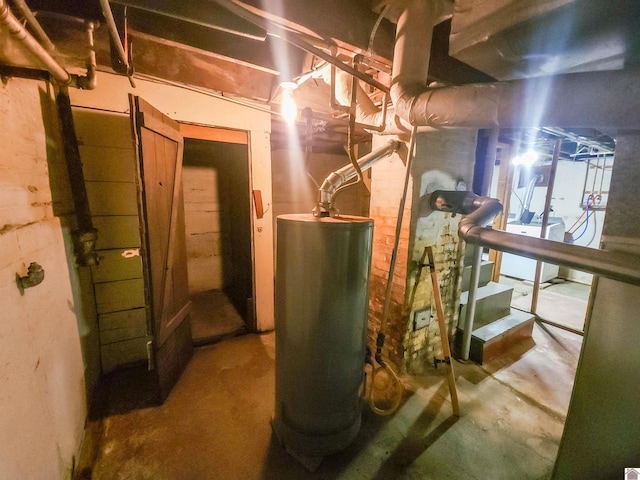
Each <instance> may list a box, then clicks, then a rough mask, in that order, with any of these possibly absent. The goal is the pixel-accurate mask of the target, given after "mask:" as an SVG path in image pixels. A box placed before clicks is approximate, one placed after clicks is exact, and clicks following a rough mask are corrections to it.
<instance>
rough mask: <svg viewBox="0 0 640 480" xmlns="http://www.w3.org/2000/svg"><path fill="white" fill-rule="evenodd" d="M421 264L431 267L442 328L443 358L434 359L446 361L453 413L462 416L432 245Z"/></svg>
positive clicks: (435, 360)
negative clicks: (426, 259) (427, 261)
mask: <svg viewBox="0 0 640 480" xmlns="http://www.w3.org/2000/svg"><path fill="white" fill-rule="evenodd" d="M425 257H427V258H428V260H429V263H426V264H425V263H424V260H425ZM421 263H422V264H421V266H426V267H429V271H430V272H431V284H432V286H433V298H434V302H435V304H436V316H437V317H438V327H439V329H440V339H441V341H442V355H443V356H444V358H443V359H442V360H437V359H434V364H435V365H436V366H437V364H438V363H444V364H445V365H446V368H447V381H448V382H449V394H450V395H451V405H452V407H453V414H454V415H455V416H456V417H459V416H460V405H459V404H458V390H457V388H456V377H455V374H454V371H453V364H452V363H451V347H450V346H449V334H448V332H447V326H446V325H445V323H444V309H443V307H442V296H441V294H440V284H439V283H438V272H437V271H436V266H435V261H434V259H433V249H432V247H431V246H427V247H425V248H424V253H423V255H422V262H421Z"/></svg>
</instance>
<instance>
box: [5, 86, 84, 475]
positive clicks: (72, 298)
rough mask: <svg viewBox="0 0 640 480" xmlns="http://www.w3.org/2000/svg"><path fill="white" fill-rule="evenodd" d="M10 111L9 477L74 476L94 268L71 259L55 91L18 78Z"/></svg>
mask: <svg viewBox="0 0 640 480" xmlns="http://www.w3.org/2000/svg"><path fill="white" fill-rule="evenodd" d="M0 112H1V115H0V142H1V143H2V145H3V152H4V153H3V155H1V156H0V298H2V312H1V313H0V445H2V448H1V449H0V478H2V479H3V480H4V479H7V480H8V479H14V478H24V479H27V478H33V479H41V478H42V479H45V478H46V479H51V480H56V479H66V478H70V472H71V467H72V465H73V461H74V460H73V459H74V456H75V455H76V453H77V451H78V448H79V444H80V439H81V436H82V431H83V426H84V420H85V416H86V402H85V372H84V367H83V359H82V352H81V342H80V338H81V336H82V337H83V338H86V336H87V335H89V334H88V332H89V331H90V330H91V329H92V327H91V322H88V321H86V319H85V318H82V316H83V315H84V314H85V310H84V307H83V305H82V299H80V298H78V297H77V296H76V295H75V294H74V291H73V289H74V287H77V286H78V284H79V283H81V282H82V281H83V280H82V277H83V276H86V274H87V272H88V269H83V271H80V270H78V269H77V268H76V267H75V264H74V263H75V261H74V258H73V255H72V253H71V252H72V247H71V241H70V238H69V232H70V229H71V227H70V220H71V217H70V216H69V215H68V214H69V213H70V211H71V203H70V202H69V196H68V185H67V183H68V182H67V179H66V172H65V171H64V168H63V167H62V163H61V162H62V154H61V152H62V149H61V147H60V143H59V141H58V138H59V137H58V135H57V132H56V128H57V122H56V121H55V118H56V117H55V107H54V105H53V101H52V96H51V92H49V91H48V88H47V85H46V84H45V83H43V82H38V81H33V80H24V79H16V78H10V79H9V80H8V81H7V82H6V83H3V84H2V85H0ZM30 262H37V263H39V264H40V265H41V266H42V267H43V268H44V270H45V278H44V281H43V282H42V283H41V284H40V285H38V286H36V287H33V288H29V289H27V290H25V291H24V294H23V295H21V293H20V291H19V290H18V288H17V286H16V273H18V274H20V275H25V274H26V270H27V267H28V266H29V263H30ZM79 327H80V328H79ZM92 376H93V374H92V373H88V374H87V377H88V378H91V377H92Z"/></svg>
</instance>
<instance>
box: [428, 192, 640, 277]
mask: <svg viewBox="0 0 640 480" xmlns="http://www.w3.org/2000/svg"><path fill="white" fill-rule="evenodd" d="M429 205H430V206H431V208H432V209H434V210H440V211H445V212H453V213H461V214H463V215H465V214H467V216H466V217H465V218H463V219H462V220H461V221H460V225H459V228H458V233H459V234H460V238H462V239H463V240H464V241H465V242H467V243H471V244H474V245H481V246H483V247H488V248H492V249H494V250H499V251H502V252H507V253H513V254H515V255H521V256H523V257H527V258H532V259H534V260H541V261H543V262H548V263H553V264H556V265H566V266H568V267H570V268H575V269H576V270H580V271H583V272H589V273H593V274H595V275H601V276H603V277H607V278H611V279H613V280H618V281H621V282H625V283H631V284H634V285H640V256H637V255H631V254H629V253H622V252H612V251H607V250H598V249H594V248H587V247H580V246H578V245H572V244H568V243H563V242H556V241H553V240H547V239H544V238H536V237H528V236H525V235H518V234H515V233H508V232H504V231H501V230H493V229H491V228H487V227H485V225H486V224H487V223H489V222H490V221H491V220H492V219H493V218H495V217H496V216H497V215H499V214H500V212H501V211H502V205H500V202H499V201H498V200H496V199H492V198H488V197H479V196H477V195H475V194H473V193H471V192H444V191H435V192H433V193H432V194H431V196H430V198H429Z"/></svg>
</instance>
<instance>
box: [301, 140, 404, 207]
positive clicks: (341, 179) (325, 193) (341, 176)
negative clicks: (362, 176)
mask: <svg viewBox="0 0 640 480" xmlns="http://www.w3.org/2000/svg"><path fill="white" fill-rule="evenodd" d="M400 145H401V143H400V142H398V141H396V140H390V141H388V142H387V143H386V144H384V145H383V146H382V147H380V148H378V149H376V150H374V151H373V152H371V153H369V154H367V155H365V156H363V157H362V158H360V159H358V162H357V163H358V166H359V167H360V170H361V171H363V170H366V169H367V168H369V167H371V166H372V165H373V164H374V163H375V162H377V161H378V160H380V159H382V158H384V157H386V156H388V155H391V154H392V153H393V152H396V151H397V150H398V149H399V148H400ZM356 175H357V171H356V169H355V167H354V166H353V165H352V164H348V165H345V166H344V167H342V168H341V169H339V170H336V171H335V172H331V173H330V174H329V175H328V176H327V178H325V180H324V181H323V182H322V185H320V188H319V189H318V204H317V206H316V208H314V210H313V214H314V215H315V216H317V217H328V216H334V215H335V213H336V211H335V207H334V202H333V199H334V196H335V194H336V193H337V191H338V190H339V189H340V188H341V187H343V186H344V185H345V184H346V183H347V182H348V181H349V180H352V179H353V178H355V177H356Z"/></svg>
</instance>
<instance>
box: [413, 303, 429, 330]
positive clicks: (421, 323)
mask: <svg viewBox="0 0 640 480" xmlns="http://www.w3.org/2000/svg"><path fill="white" fill-rule="evenodd" d="M429 324H431V307H427V308H423V309H422V310H416V311H414V312H413V330H414V331H415V330H420V329H421V328H424V327H428V326H429Z"/></svg>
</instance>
